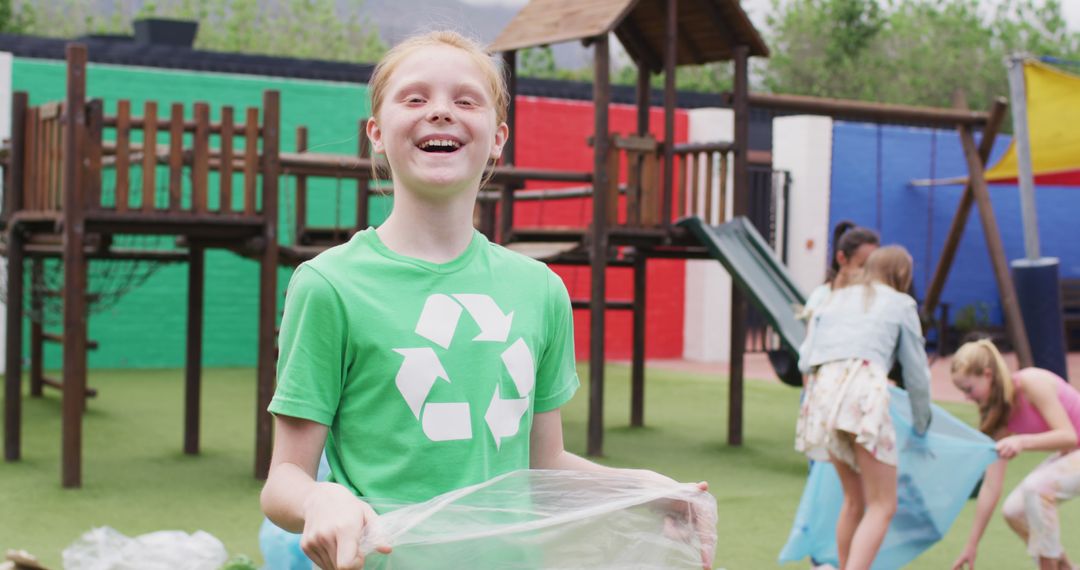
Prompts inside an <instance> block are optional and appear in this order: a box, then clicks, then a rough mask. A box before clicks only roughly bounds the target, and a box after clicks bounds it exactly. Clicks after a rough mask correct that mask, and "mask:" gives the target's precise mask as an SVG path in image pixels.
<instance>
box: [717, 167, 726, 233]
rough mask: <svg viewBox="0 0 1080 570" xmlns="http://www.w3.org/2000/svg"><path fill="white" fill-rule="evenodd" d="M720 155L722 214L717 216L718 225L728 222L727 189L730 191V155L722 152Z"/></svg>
mask: <svg viewBox="0 0 1080 570" xmlns="http://www.w3.org/2000/svg"><path fill="white" fill-rule="evenodd" d="M719 155H720V199H719V201H720V213H719V215H718V216H717V222H718V223H721V224H722V223H724V222H726V221H728V217H727V215H726V214H727V189H728V183H727V180H728V153H726V152H721V153H719Z"/></svg>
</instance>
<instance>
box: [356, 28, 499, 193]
mask: <svg viewBox="0 0 1080 570" xmlns="http://www.w3.org/2000/svg"><path fill="white" fill-rule="evenodd" d="M427 47H451V48H456V49H459V50H461V51H464V52H465V53H466V54H468V55H469V56H470V57H471V58H472V59H473V61H474V62H475V63H476V65H477V66H478V67H479V68H480V70H481V72H482V73H483V74H484V76H485V79H486V80H487V81H486V83H487V88H488V95H490V96H491V101H492V104H493V105H494V107H495V126H498V125H501V124H502V123H504V122H506V114H507V112H508V109H509V107H510V92H509V90H508V89H507V88H506V76H505V73H504V71H503V65H502V60H501V59H498V58H495V57H493V56H491V55H490V54H489V53H488V52H487V51H485V50H484V48H483V46H482V45H481V44H480V42H478V41H476V40H474V39H472V38H469V37H467V36H464V35H462V34H459V33H458V32H455V31H452V30H435V31H431V32H427V33H423V34H418V35H415V36H412V37H410V38H408V39H406V40H405V41H403V42H401V43H399V44H398V45H396V46H394V47H393V48H391V49H390V51H388V52H386V54H385V55H383V57H382V59H380V60H379V63H378V64H376V65H375V70H374V71H372V72H371V79H370V81H369V82H368V88H369V89H370V91H371V116H372V118H374V119H375V120H376V121H378V117H379V109H381V108H382V104H383V100H384V99H385V98H386V87H387V85H388V84H389V83H390V77H391V76H392V75H393V74H394V70H395V69H397V67H398V65H400V64H401V62H402V61H403V60H404V59H405V58H406V57H408V56H410V55H412V54H413V53H414V52H416V51H417V50H420V49H423V48H427ZM489 165H490V166H493V165H494V161H489ZM389 173H390V164H389V163H387V162H386V161H385V160H382V161H380V160H378V159H376V158H375V157H372V161H371V176H372V179H373V180H374V181H375V182H376V184H377V183H378V182H379V180H380V179H381V178H382V177H381V176H380V174H389ZM494 174H495V171H494V169H491V170H489V171H488V173H487V174H486V175H485V176H484V178H483V179H482V180H481V181H480V187H481V188H483V187H484V186H485V185H486V184H487V182H488V181H489V180H490V179H491V177H492V176H493V175H494Z"/></svg>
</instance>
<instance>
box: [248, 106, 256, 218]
mask: <svg viewBox="0 0 1080 570" xmlns="http://www.w3.org/2000/svg"><path fill="white" fill-rule="evenodd" d="M258 124H259V110H258V109H257V108H255V107H248V109H247V118H246V119H245V121H244V213H245V214H247V215H249V216H250V215H253V214H254V213H255V179H256V176H257V175H258V168H259V130H258V128H257V127H258Z"/></svg>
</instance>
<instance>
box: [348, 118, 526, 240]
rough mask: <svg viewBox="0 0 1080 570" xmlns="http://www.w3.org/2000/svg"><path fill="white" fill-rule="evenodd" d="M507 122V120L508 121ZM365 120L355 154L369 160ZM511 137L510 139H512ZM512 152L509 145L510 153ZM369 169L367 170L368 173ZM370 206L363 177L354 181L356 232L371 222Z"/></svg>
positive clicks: (367, 179)
mask: <svg viewBox="0 0 1080 570" xmlns="http://www.w3.org/2000/svg"><path fill="white" fill-rule="evenodd" d="M508 120H509V119H508ZM366 127H367V119H360V129H359V131H360V132H359V133H358V134H357V141H358V142H357V147H358V148H357V152H358V153H359V154H360V158H361V159H370V158H371V140H370V139H368V136H367V128H366ZM512 138H513V137H511V139H512ZM512 150H513V148H512V145H511V151H512ZM503 155H504V156H505V155H506V147H503ZM370 172H371V169H370V168H369V169H367V173H370ZM370 205H371V178H370V176H369V177H363V178H357V179H356V230H357V231H359V230H364V229H367V227H368V225H369V224H370V222H371V217H370V215H369V211H368V210H369V208H370Z"/></svg>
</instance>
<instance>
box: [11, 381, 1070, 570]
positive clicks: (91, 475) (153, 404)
mask: <svg viewBox="0 0 1080 570" xmlns="http://www.w3.org/2000/svg"><path fill="white" fill-rule="evenodd" d="M608 370H609V373H608V381H607V382H606V400H607V406H606V417H605V422H606V425H607V426H608V429H607V431H606V434H605V440H604V449H605V453H606V455H605V457H604V458H603V459H602V460H601V461H602V462H603V463H606V464H609V465H618V466H627V467H647V468H651V469H655V470H657V471H661V472H663V473H666V474H668V475H671V476H672V477H675V478H677V479H680V480H686V481H695V480H703V479H704V480H708V481H709V483H710V485H711V491H712V492H713V494H714V495H715V496H716V497H717V500H718V505H719V523H718V533H719V538H720V542H719V546H718V549H717V566H718V567H726V568H728V569H729V570H741V569H757V568H773V567H777V566H778V564H777V563H776V557H777V553H778V552H779V550H780V547H781V546H782V545H783V543H784V541H785V540H786V539H787V535H788V532H789V530H790V526H791V520H792V517H793V516H794V513H795V509H796V506H797V505H798V500H799V496H800V494H801V492H802V486H803V483H804V482H805V478H806V461H805V459H804V458H803V457H802V456H801V455H799V454H798V453H796V452H795V451H794V450H793V449H792V442H793V438H794V430H795V428H794V425H795V415H796V411H797V406H798V391H797V390H793V389H791V388H788V387H785V386H780V385H778V384H775V383H764V382H748V383H747V384H746V411H745V418H746V424H745V432H744V444H743V446H742V447H738V448H733V447H728V446H727V445H726V444H725V438H726V431H727V430H726V425H727V383H726V382H725V381H724V380H723V379H721V378H717V377H710V376H701V375H693V374H686V373H673V372H666V371H660V370H655V369H652V370H650V371H649V374H648V380H649V382H648V387H647V398H646V408H645V418H646V424H647V427H645V428H637V429H630V428H628V427H625V426H626V425H627V423H628V418H629V403H628V402H629V398H628V380H627V377H628V369H627V368H626V367H625V366H619V365H612V366H610V367H609V368H608ZM582 373H583V374H584V369H582ZM90 383H91V385H92V386H94V387H95V388H97V389H98V391H99V393H100V395H99V396H98V397H97V398H96V399H93V400H91V401H90V404H89V410H88V413H87V415H86V418H85V428H84V445H85V448H84V455H83V487H82V488H81V489H77V490H65V489H62V488H61V487H60V484H59V475H60V462H59V445H60V420H59V412H60V409H59V408H60V400H59V397H58V395H57V394H56V392H49V393H47V394H46V396H45V397H44V398H42V399H33V398H26V399H24V404H23V413H24V428H23V429H24V432H23V460H22V461H21V462H17V463H4V464H0V505H2V508H3V511H2V512H3V514H2V515H0V549H6V548H22V549H26V550H29V551H30V552H32V553H34V554H36V555H37V556H39V557H40V558H41V559H42V560H43V561H44V562H46V563H47V564H48V565H50V566H51V567H54V568H59V567H60V553H61V551H62V550H63V548H64V547H65V546H67V545H68V544H70V543H71V542H72V541H73V540H75V539H76V538H77V537H78V536H79V535H80V534H81V533H82V532H85V531H86V530H89V529H90V528H92V527H94V526H102V525H108V526H112V527H113V528H116V529H117V530H119V531H120V532H123V533H125V534H128V535H136V534H140V533H144V532H151V531H155V530H164V529H181V530H185V531H189V532H191V531H194V530H196V529H202V530H205V531H207V532H209V533H211V534H213V535H214V536H216V537H218V538H219V539H221V540H222V541H223V542H224V543H225V545H226V547H227V548H228V550H229V553H230V554H231V555H234V554H247V555H249V556H251V557H252V558H255V559H259V553H258V542H257V532H258V527H259V524H260V521H261V518H262V515H261V514H260V513H259V506H258V493H259V489H260V483H259V482H258V481H256V480H254V479H253V478H252V469H253V446H254V405H255V404H254V401H255V397H254V392H255V390H254V373H253V371H252V370H249V369H235V370H234V369H212V370H207V371H206V372H205V375H204V383H203V399H202V405H203V419H202V428H203V434H202V454H201V455H199V456H194V457H192V456H185V455H184V454H183V453H181V440H182V425H183V422H182V413H183V372H182V371H95V372H93V373H92V374H91V377H90ZM587 403H588V386H587V385H583V386H582V389H581V390H580V391H579V393H578V395H577V396H576V397H575V398H574V400H573V401H572V402H571V403H570V404H568V405H567V406H566V408H565V410H564V424H565V430H564V431H565V434H566V442H567V447H568V448H569V449H570V450H572V451H577V452H581V451H582V450H583V449H584V442H585V410H586V406H587ZM949 408H950V410H952V411H954V412H957V413H958V415H960V416H961V417H963V418H964V419H966V420H968V421H972V420H973V418H974V413H973V410H972V409H969V408H968V407H966V406H950V407H949ZM1039 455H1040V454H1026V455H1025V456H1022V457H1021V458H1020V459H1018V460H1016V461H1015V462H1014V465H1013V466H1012V467H1011V468H1010V470H1009V476H1008V482H1007V483H1008V486H1009V488H1011V487H1012V486H1014V485H1015V484H1016V483H1017V482H1018V481H1019V479H1020V477H1022V476H1023V474H1024V473H1026V472H1027V471H1028V470H1030V468H1031V467H1032V466H1034V464H1035V463H1037V462H1038V461H1039V460H1040V457H1039ZM973 506H974V503H973V502H969V504H968V506H967V507H966V508H965V509H964V512H963V514H962V515H961V517H960V519H959V521H958V523H957V526H956V527H955V528H954V530H953V532H952V533H950V534H949V535H948V536H947V537H946V538H945V540H943V541H942V542H941V543H940V544H938V545H937V546H936V547H935V548H933V549H931V550H930V551H929V552H927V553H926V554H924V555H923V556H922V557H921V558H920V559H919V560H917V561H916V563H915V564H914V565H913V567H917V568H947V567H948V566H949V565H950V564H951V562H952V560H953V558H954V557H955V556H956V554H957V553H958V552H959V551H960V548H961V547H962V545H963V542H964V540H965V537H966V533H967V530H968V528H970V523H971V517H972V514H973V511H974V509H973ZM1061 518H1062V526H1063V528H1064V531H1063V532H1062V535H1063V538H1064V540H1065V547H1066V548H1067V549H1069V550H1071V551H1072V552H1074V553H1077V554H1080V532H1078V529H1080V501H1074V502H1070V503H1066V505H1065V506H1064V508H1063V509H1062V513H1061ZM979 562H981V563H982V564H981V565H980V566H982V567H985V568H1010V569H1011V568H1025V567H1031V563H1030V559H1028V558H1027V557H1026V555H1025V554H1024V548H1023V546H1022V545H1021V544H1020V542H1019V541H1018V540H1017V539H1015V538H1014V537H1013V536H1012V534H1011V533H1010V532H1009V531H1008V530H1007V529H1006V527H1005V524H1004V522H1003V521H1002V520H1001V518H1000V517H999V516H997V517H995V519H994V520H993V522H992V523H991V525H990V528H989V529H988V531H987V536H986V537H985V538H984V539H983V543H982V548H981V549H980V552H979ZM806 566H807V565H806V564H798V565H790V566H789V567H793V568H799V567H806Z"/></svg>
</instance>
